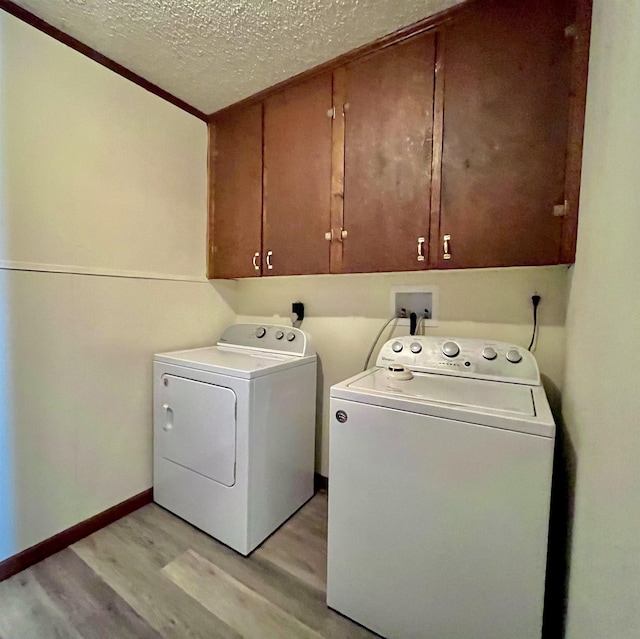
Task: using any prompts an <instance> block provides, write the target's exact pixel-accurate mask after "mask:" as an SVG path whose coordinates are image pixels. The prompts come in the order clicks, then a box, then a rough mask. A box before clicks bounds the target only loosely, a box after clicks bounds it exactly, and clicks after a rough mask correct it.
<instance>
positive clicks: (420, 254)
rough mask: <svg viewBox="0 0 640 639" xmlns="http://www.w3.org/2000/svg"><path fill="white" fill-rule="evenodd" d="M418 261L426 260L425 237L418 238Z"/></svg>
mask: <svg viewBox="0 0 640 639" xmlns="http://www.w3.org/2000/svg"><path fill="white" fill-rule="evenodd" d="M418 262H424V237H419V238H418Z"/></svg>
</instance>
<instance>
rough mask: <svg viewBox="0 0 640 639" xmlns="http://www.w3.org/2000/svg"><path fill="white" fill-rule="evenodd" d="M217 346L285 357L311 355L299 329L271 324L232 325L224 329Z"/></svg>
mask: <svg viewBox="0 0 640 639" xmlns="http://www.w3.org/2000/svg"><path fill="white" fill-rule="evenodd" d="M218 346H234V347H244V348H250V349H260V350H261V351H271V352H275V353H285V354H287V355H299V356H301V357H302V356H304V355H311V354H312V353H313V351H312V350H311V345H310V339H309V336H308V335H307V334H306V333H305V332H304V331H301V330H300V329H299V328H293V327H291V326H274V325H271V324H232V325H231V326H229V327H228V328H226V329H225V331H224V333H222V335H221V337H220V339H219V340H218Z"/></svg>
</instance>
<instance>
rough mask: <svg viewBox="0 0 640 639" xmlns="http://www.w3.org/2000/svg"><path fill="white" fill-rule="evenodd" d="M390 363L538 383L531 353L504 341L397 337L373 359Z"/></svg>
mask: <svg viewBox="0 0 640 639" xmlns="http://www.w3.org/2000/svg"><path fill="white" fill-rule="evenodd" d="M390 364H402V365H403V366H404V367H405V368H407V369H409V370H411V371H416V372H424V373H439V374H442V375H456V376H459V377H472V378H475V379H487V380H495V381H506V382H512V383H516V384H529V385H539V384H540V372H539V370H538V364H537V363H536V360H535V358H534V357H533V355H532V354H531V353H530V352H529V351H528V350H527V349H526V348H523V347H521V346H517V345H515V344H508V343H506V342H494V341H489V340H479V339H467V338H455V337H433V336H430V335H413V336H404V337H396V338H394V339H392V340H389V341H388V342H387V343H386V344H384V345H383V347H382V348H381V349H380V354H379V355H378V360H377V362H376V365H377V366H380V367H384V368H387V367H388V366H389V365H390Z"/></svg>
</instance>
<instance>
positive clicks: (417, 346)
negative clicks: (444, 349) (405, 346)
mask: <svg viewBox="0 0 640 639" xmlns="http://www.w3.org/2000/svg"><path fill="white" fill-rule="evenodd" d="M409 348H410V349H411V352H412V353H416V355H417V354H418V353H419V352H420V351H421V350H422V346H421V345H420V344H418V342H412V343H411V346H409Z"/></svg>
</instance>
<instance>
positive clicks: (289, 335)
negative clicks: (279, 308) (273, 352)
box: [287, 333, 296, 342]
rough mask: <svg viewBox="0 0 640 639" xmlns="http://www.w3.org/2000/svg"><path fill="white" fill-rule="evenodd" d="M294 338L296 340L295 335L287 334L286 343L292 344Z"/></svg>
mask: <svg viewBox="0 0 640 639" xmlns="http://www.w3.org/2000/svg"><path fill="white" fill-rule="evenodd" d="M295 338H296V334H295V333H287V342H293V340H294V339H295Z"/></svg>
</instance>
